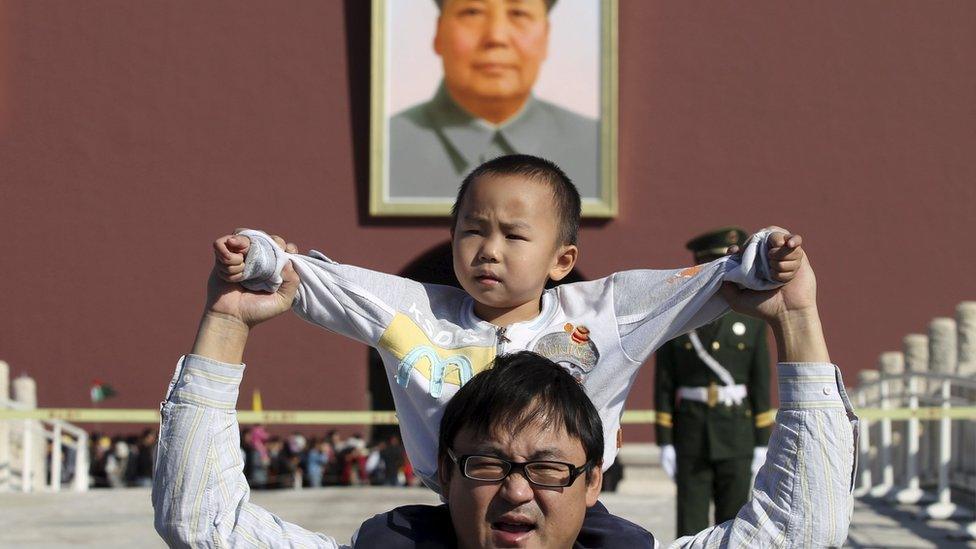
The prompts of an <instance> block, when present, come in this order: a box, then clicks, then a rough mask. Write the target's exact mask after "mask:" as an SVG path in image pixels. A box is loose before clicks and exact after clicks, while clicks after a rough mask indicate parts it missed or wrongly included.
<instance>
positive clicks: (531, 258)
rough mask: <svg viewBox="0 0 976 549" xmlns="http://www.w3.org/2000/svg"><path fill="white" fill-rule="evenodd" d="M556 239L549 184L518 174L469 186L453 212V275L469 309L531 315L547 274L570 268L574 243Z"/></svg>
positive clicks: (487, 315) (489, 315) (488, 314)
mask: <svg viewBox="0 0 976 549" xmlns="http://www.w3.org/2000/svg"><path fill="white" fill-rule="evenodd" d="M558 240H559V215H558V212H557V211H556V205H555V200H553V196H552V190H551V188H550V187H549V185H547V184H545V183H540V182H537V181H532V180H526V179H524V178H522V177H518V176H498V177H483V178H481V179H479V180H477V181H475V182H473V183H472V184H471V187H470V188H468V191H467V193H466V195H465V197H464V202H463V203H462V204H461V208H460V210H459V212H458V219H457V226H455V227H454V235H453V240H452V248H453V252H454V273H455V274H456V275H457V279H458V281H459V282H460V283H461V287H463V288H464V290H465V291H467V292H468V294H469V295H471V297H473V298H474V299H475V302H476V304H475V313H477V314H478V316H480V317H481V318H484V319H486V320H493V319H494V318H497V317H499V316H500V315H503V314H507V313H512V312H514V313H516V315H515V317H511V315H509V316H508V317H507V318H505V320H506V321H507V322H509V323H510V322H519V321H522V320H528V319H531V318H533V317H535V316H536V315H537V314H538V312H539V298H540V296H541V295H542V291H543V288H545V285H546V281H547V280H548V279H549V278H552V279H553V280H560V279H562V278H563V277H564V276H566V275H567V274H568V273H569V271H571V270H572V268H573V265H574V264H575V261H576V247H575V246H570V245H563V244H562V243H561V242H559V241H558Z"/></svg>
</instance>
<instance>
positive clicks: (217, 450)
mask: <svg viewBox="0 0 976 549" xmlns="http://www.w3.org/2000/svg"><path fill="white" fill-rule="evenodd" d="M238 252H239V250H235V249H233V246H231V249H228V248H227V247H223V249H221V246H220V245H217V244H215V253H216V256H217V261H218V263H219V262H221V261H222V257H225V256H226V255H227V254H231V255H233V254H236V253H238ZM217 271H218V270H217V269H216V268H215V270H214V273H213V274H212V275H211V278H210V283H209V285H208V291H207V306H206V309H205V312H204V315H203V318H202V319H201V321H200V327H199V329H198V331H197V337H196V340H195V342H194V344H193V352H192V354H190V355H187V356H185V357H183V358H181V359H180V361H179V363H178V364H177V366H176V372H175V373H174V375H173V379H172V381H171V382H170V385H169V390H168V391H167V394H166V399H165V400H164V401H163V404H162V407H161V410H160V415H161V418H162V420H161V423H160V434H159V444H158V456H157V464H156V473H155V478H154V480H153V493H152V502H153V508H154V510H155V527H156V531H157V532H158V533H159V535H160V536H162V538H163V539H164V540H165V541H166V543H167V544H168V545H170V546H171V547H236V546H251V545H257V546H270V547H282V546H302V547H327V548H338V547H339V545H338V544H337V543H336V541H335V540H333V539H331V538H329V537H327V536H324V535H322V534H316V533H313V532H309V531H307V530H305V529H303V528H301V527H300V526H297V525H294V524H291V523H288V522H285V521H283V520H281V519H279V518H278V517H276V516H275V515H273V514H271V513H269V512H268V511H267V510H265V509H263V508H261V507H258V506H256V505H254V504H252V503H250V502H249V501H248V496H249V494H250V489H249V487H248V484H247V479H246V478H245V477H244V472H243V466H244V464H243V460H242V459H241V454H240V434H239V427H238V424H237V413H236V411H235V408H236V405H237V395H238V389H239V387H240V382H241V379H242V377H243V375H244V365H243V364H242V363H241V359H242V357H243V354H244V347H245V345H246V343H247V337H248V334H249V331H250V329H251V327H253V326H255V325H257V324H259V323H261V322H263V321H265V320H267V319H269V318H272V317H274V316H277V315H278V314H281V313H282V312H284V311H286V310H288V308H289V307H290V304H291V301H292V299H293V298H294V294H295V288H296V287H297V284H298V277H297V275H296V274H295V272H294V271H293V270H292V269H291V267H290V266H289V267H287V268H286V269H285V271H284V272H283V275H284V279H285V280H284V283H283V284H282V285H281V287H280V288H279V289H278V291H277V292H276V293H273V294H267V293H253V292H247V291H245V290H243V289H242V288H241V287H240V286H239V285H238V284H235V283H230V282H227V281H224V280H221V277H220V276H218V274H217Z"/></svg>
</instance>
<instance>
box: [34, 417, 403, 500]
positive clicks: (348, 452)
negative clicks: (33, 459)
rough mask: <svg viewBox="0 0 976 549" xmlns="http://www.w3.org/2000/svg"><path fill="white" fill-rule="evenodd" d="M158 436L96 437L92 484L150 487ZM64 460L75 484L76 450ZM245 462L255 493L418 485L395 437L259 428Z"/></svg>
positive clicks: (248, 431) (244, 442)
mask: <svg viewBox="0 0 976 549" xmlns="http://www.w3.org/2000/svg"><path fill="white" fill-rule="evenodd" d="M156 436H157V433H156V430H155V429H145V430H144V431H143V432H142V433H141V434H139V435H130V436H115V437H108V436H104V435H101V434H98V433H93V434H92V436H91V437H89V447H88V455H89V459H90V461H89V464H90V466H89V471H88V474H89V479H90V482H89V485H90V486H91V487H93V488H121V487H127V486H151V485H152V473H153V466H154V461H155V457H156ZM48 455H49V456H50V455H51V453H50V449H49V453H48ZM62 456H63V457H62V460H63V464H62V468H61V471H62V474H61V476H62V482H70V480H71V479H72V478H73V476H74V463H75V461H74V450H73V449H72V448H70V447H69V446H63V447H62ZM241 459H242V461H243V462H244V474H245V476H246V477H247V481H248V484H249V485H250V486H251V488H255V489H268V488H301V487H310V488H317V487H320V486H354V485H376V486H380V485H381V486H414V485H416V484H418V483H419V481H418V480H417V479H416V477H415V476H414V474H413V468H412V467H411V466H410V461H409V460H408V459H407V455H406V452H405V451H404V450H403V446H402V444H401V443H400V437H399V435H396V434H389V435H386V436H383V437H381V438H379V439H377V440H374V441H373V443H372V444H367V443H366V441H365V439H364V438H363V437H362V435H361V434H359V433H355V434H353V435H352V436H349V437H346V438H343V437H342V436H340V434H339V433H338V432H337V431H334V430H333V431H329V432H328V433H326V434H325V435H324V436H322V437H306V436H305V435H303V434H301V433H299V432H297V431H296V432H293V433H291V434H290V435H288V436H285V437H281V436H278V435H272V434H271V433H270V432H269V431H268V430H267V429H265V428H264V426H262V425H257V426H254V427H246V428H244V429H243V430H242V431H241Z"/></svg>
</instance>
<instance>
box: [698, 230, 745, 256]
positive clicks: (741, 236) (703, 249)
mask: <svg viewBox="0 0 976 549" xmlns="http://www.w3.org/2000/svg"><path fill="white" fill-rule="evenodd" d="M748 239H749V233H747V232H746V231H745V230H744V229H742V228H741V227H722V228H720V229H714V230H711V231H708V232H707V233H703V234H700V235H698V236H696V237H695V238H692V239H691V240H689V241H688V243H687V244H685V247H686V248H688V249H689V250H691V252H692V253H693V254H695V259H696V260H698V259H704V258H708V257H713V256H722V255H725V254H726V253H727V252H728V250H729V246H733V245H734V246H742V245H743V244H745V243H746V240H748Z"/></svg>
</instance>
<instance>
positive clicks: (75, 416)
mask: <svg viewBox="0 0 976 549" xmlns="http://www.w3.org/2000/svg"><path fill="white" fill-rule="evenodd" d="M0 419H38V420H56V419H59V420H63V421H69V422H71V423H159V411H158V410H145V409H131V408H130V409H124V408H115V409H102V408H38V409H35V410H2V409H0ZM237 420H238V422H240V423H242V424H252V423H263V424H267V425H277V424H288V425H393V424H396V423H397V417H396V412H388V411H352V412H344V411H313V410H265V411H262V412H253V411H250V410H241V411H239V412H237ZM621 423H654V410H628V411H626V412H624V415H623V418H622V419H621Z"/></svg>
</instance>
